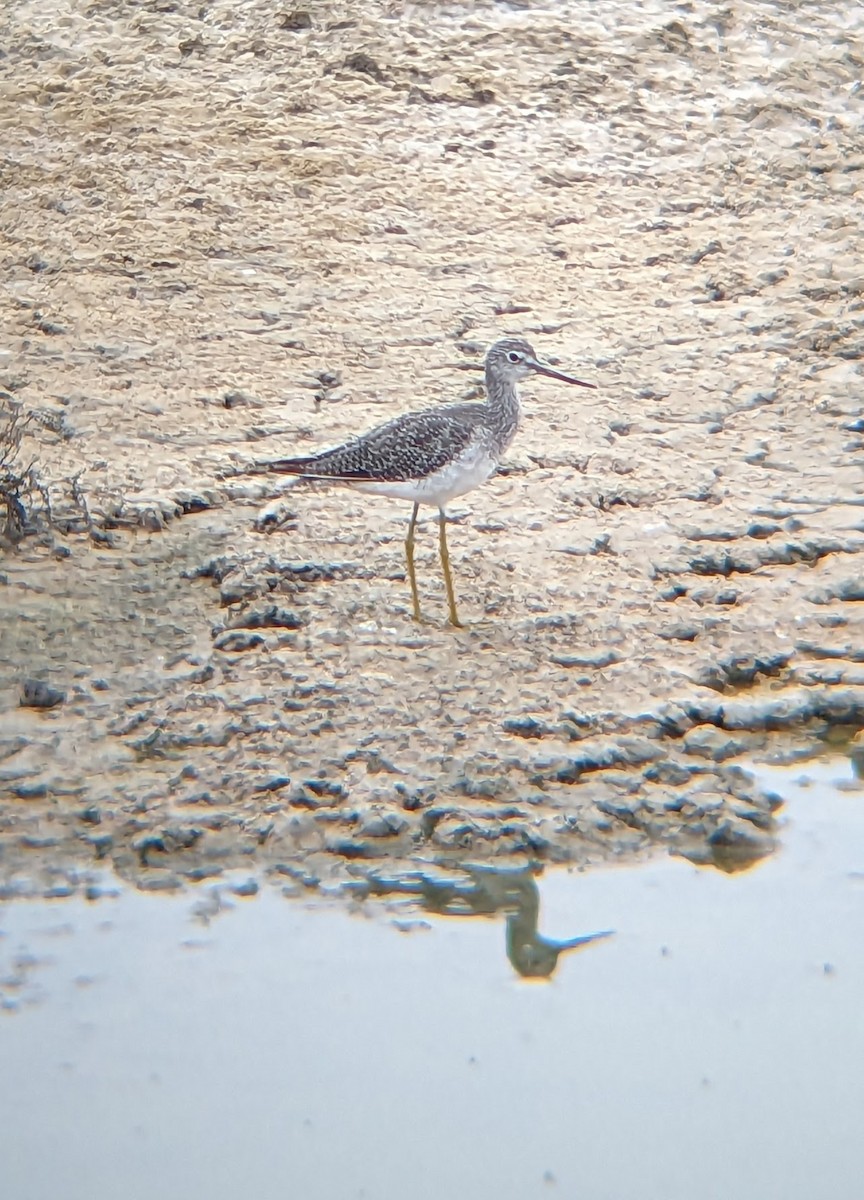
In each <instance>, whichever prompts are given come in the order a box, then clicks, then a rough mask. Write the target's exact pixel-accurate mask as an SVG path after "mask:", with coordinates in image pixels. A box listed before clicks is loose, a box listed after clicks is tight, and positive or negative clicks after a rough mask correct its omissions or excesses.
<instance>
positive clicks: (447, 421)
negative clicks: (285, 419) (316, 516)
mask: <svg viewBox="0 0 864 1200" xmlns="http://www.w3.org/2000/svg"><path fill="white" fill-rule="evenodd" d="M484 413H485V408H484V406H483V405H480V404H448V405H445V406H443V407H441V408H430V409H428V410H427V411H426V412H418V413H406V414H405V415H404V416H401V417H395V418H394V419H393V420H392V421H388V422H387V423H386V424H385V425H379V426H378V427H377V428H376V429H371V430H370V431H369V433H366V434H364V435H363V436H362V437H359V438H356V439H355V440H354V441H351V442H345V444H344V445H342V446H336V447H335V448H334V449H332V450H325V451H323V452H322V453H321V454H314V455H312V456H310V457H309V458H282V459H277V460H276V461H274V462H267V463H262V464H261V467H262V468H263V469H266V470H270V471H276V472H279V473H281V474H284V475H303V476H306V477H308V478H310V479H332V480H341V481H342V482H345V483H360V482H363V481H365V482H369V483H371V482H377V483H382V482H386V483H405V482H407V481H409V480H415V479H424V478H425V477H426V476H427V475H432V474H434V473H435V472H436V471H439V470H441V468H442V467H445V466H446V465H447V464H448V463H449V462H451V461H452V460H453V459H455V458H458V457H459V455H460V454H461V453H462V452H463V451H464V450H466V449H467V448H468V446H469V445H470V444H471V443H472V442H473V441H475V440H476V439H477V438H478V436H479V435H480V432H481V430H482V427H483V424H484V420H483V418H484Z"/></svg>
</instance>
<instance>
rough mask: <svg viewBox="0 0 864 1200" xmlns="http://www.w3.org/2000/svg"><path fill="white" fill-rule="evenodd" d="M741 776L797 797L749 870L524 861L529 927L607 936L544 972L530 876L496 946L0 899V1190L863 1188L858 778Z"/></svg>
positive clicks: (840, 1191)
mask: <svg viewBox="0 0 864 1200" xmlns="http://www.w3.org/2000/svg"><path fill="white" fill-rule="evenodd" d="M805 773H806V775H807V776H808V777H809V778H810V779H811V780H813V783H812V784H811V785H810V786H805V787H802V786H799V785H797V784H796V783H794V782H793V781H794V780H797V779H800V778H801V776H802V775H803V774H805ZM760 775H761V776H762V778H763V779H764V780H765V781H766V782H768V783H769V784H770V785H771V786H773V787H774V788H775V789H776V790H778V791H779V792H780V793H781V794H782V795H784V796H785V797H787V798H788V800H789V806H788V808H787V809H786V810H785V812H786V817H785V822H786V823H785V828H784V832H783V837H782V845H781V848H780V850H779V851H778V853H777V854H776V855H774V856H773V857H772V858H771V859H769V860H768V861H764V862H763V863H762V864H761V865H759V866H757V867H756V868H754V869H752V870H750V871H748V872H745V873H742V874H740V875H734V876H723V875H721V874H718V873H716V872H713V871H710V870H705V869H699V868H696V867H694V866H692V865H691V864H689V863H687V862H685V861H684V860H680V859H678V860H675V859H658V860H656V861H654V862H651V863H648V864H647V865H643V866H640V867H632V868H619V869H614V870H596V871H592V872H590V873H586V874H578V873H571V872H568V871H566V870H560V871H550V872H547V873H546V874H545V875H543V876H541V877H540V878H539V880H538V881H537V883H538V889H539V903H540V911H539V926H540V929H541V930H542V931H543V933H544V934H545V935H547V937H548V938H550V939H552V938H561V939H568V938H572V937H574V936H576V935H580V934H586V933H590V932H599V931H601V930H609V929H611V930H614V931H615V933H614V935H613V936H610V937H606V938H603V939H598V940H597V941H595V942H593V943H589V944H587V945H585V946H582V947H581V948H579V949H575V950H571V951H569V952H562V954H561V956H560V959H559V961H558V963H557V969H556V970H555V971H554V974H553V975H552V977H551V979H549V980H548V981H545V982H542V983H540V982H526V981H525V980H524V979H523V978H522V977H520V975H519V974H517V972H516V971H515V970H514V968H513V965H511V963H510V962H508V959H507V954H506V951H507V950H508V949H509V950H510V952H511V956H513V958H514V960H515V961H516V962H517V963H520V964H521V965H522V967H523V968H524V967H525V961H524V958H523V959H520V958H519V955H518V941H519V939H518V937H516V936H514V921H515V922H516V923H517V925H516V927H515V929H516V933H518V922H519V921H520V920H522V919H523V918H524V917H525V913H526V910H530V908H531V886H530V884H528V883H526V877H525V876H522V877H521V879H517V878H516V877H515V876H511V877H510V883H509V884H508V885H507V887H506V888H505V892H506V896H505V899H504V900H503V901H502V904H503V907H504V909H505V911H506V912H508V913H509V914H510V915H509V930H510V937H509V941H508V937H507V935H506V933H505V929H506V928H507V924H506V921H505V917H504V916H503V915H497V916H496V915H487V916H485V917H470V918H469V917H466V916H462V917H452V916H451V917H447V916H439V915H432V914H430V913H428V912H427V913H424V912H421V911H418V910H417V909H416V907H411V906H410V905H407V904H405V903H403V902H401V901H400V902H399V903H397V904H393V903H389V904H388V903H379V902H375V903H373V904H368V905H365V906H360V907H359V908H358V910H357V911H356V912H353V913H349V912H347V911H345V909H344V908H341V907H338V906H336V905H332V906H324V907H315V906H313V907H308V906H304V905H303V904H302V903H299V902H297V901H293V902H292V901H288V900H286V899H285V898H283V897H282V896H281V895H280V894H279V893H278V892H275V891H270V890H267V889H266V888H265V889H264V890H262V892H261V893H260V894H258V895H257V896H256V897H255V898H249V899H241V898H238V897H231V898H230V904H229V901H228V900H227V899H225V898H224V897H223V901H224V903H225V905H226V907H224V908H222V909H221V910H219V911H215V910H216V908H217V905H216V904H215V903H208V902H207V897H208V896H210V898H211V900H212V893H207V892H204V891H202V892H198V893H195V894H190V893H188V892H187V893H184V894H182V895H179V896H171V897H165V896H157V895H152V894H142V893H136V892H124V893H122V894H120V895H118V896H117V897H116V898H114V899H104V900H102V901H100V902H98V903H92V904H88V903H86V902H85V901H78V900H75V901H62V902H50V901H49V902H45V901H43V902H39V903H29V902H28V903H15V904H9V905H6V906H4V907H2V908H0V998H2V1000H3V1002H4V1004H5V1006H6V1011H3V1012H0V1062H2V1077H3V1087H2V1091H0V1161H2V1162H3V1176H4V1179H5V1182H4V1186H3V1189H2V1194H3V1196H4V1200H45V1198H46V1197H48V1196H58V1197H62V1200H103V1198H104V1200H108V1198H109V1197H111V1198H112V1200H113V1197H116V1196H123V1197H125V1198H126V1200H139V1197H140V1198H142V1200H143V1198H144V1197H148V1198H149V1197H152V1196H155V1195H158V1196H159V1197H160V1198H161V1200H175V1198H176V1200H180V1198H181V1197H184V1198H188V1197H194V1198H197V1197H204V1196H206V1197H208V1200H222V1198H225V1200H227V1198H229V1197H231V1198H232V1200H233V1198H234V1197H236V1196H238V1195H254V1196H255V1197H257V1200H270V1198H271V1197H273V1198H275V1197H279V1198H280V1200H281V1198H283V1197H295V1196H296V1197H303V1200H337V1198H338V1200H342V1198H343V1197H344V1198H347V1197H367V1198H370V1200H397V1198H401V1197H404V1196H411V1197H416V1198H417V1200H426V1198H429V1200H432V1198H433V1197H434V1198H435V1200H438V1198H439V1197H441V1196H445V1195H457V1196H466V1197H469V1196H470V1197H472V1200H485V1198H487V1197H489V1198H491V1197H495V1198H496V1200H502V1198H505V1200H510V1198H512V1200H523V1198H526V1197H533V1196H545V1195H550V1194H556V1193H557V1194H558V1195H562V1196H568V1197H569V1196H579V1197H585V1198H588V1200H595V1198H600V1197H609V1198H610V1200H612V1198H614V1200H630V1198H632V1200H637V1198H638V1200H685V1198H686V1200H691V1198H692V1197H693V1196H699V1197H701V1198H702V1200H728V1197H730V1196H735V1197H736V1198H738V1200H747V1198H752V1200H772V1198H775V1197H776V1198H777V1200H781V1198H782V1200H798V1198H800V1200H812V1197H814V1196H820V1195H831V1196H832V1197H833V1198H834V1200H857V1198H858V1197H859V1196H860V1179H861V1175H860V1149H859V1147H860V1122H861V1114H862V1111H864V1072H862V1071H861V1063H862V1062H864V1021H862V1018H861V996H862V992H864V965H862V955H861V942H860V929H861V910H862V906H864V797H862V794H861V792H860V791H856V790H854V789H852V788H850V789H849V790H844V786H843V785H844V783H845V784H846V785H847V786H848V785H849V784H851V780H852V773H851V768H850V767H849V764H848V761H847V760H841V759H838V760H835V761H832V762H830V763H827V764H819V765H817V766H813V765H811V764H807V765H806V767H804V768H796V769H795V771H793V772H790V771H789V770H783V771H781V770H767V769H766V770H763V769H760ZM838 783H839V785H840V786H835V785H836V784H838ZM478 880H479V882H478ZM490 887H491V885H490V883H489V876H488V875H486V874H482V876H476V877H473V878H472V879H471V880H469V883H468V886H467V891H465V893H464V895H467V896H468V897H469V900H470V898H471V897H472V896H473V897H474V898H475V899H476V897H477V896H478V895H480V894H481V892H482V893H483V894H484V895H485V894H487V893H488V892H489V890H490ZM484 889H485V892H484ZM514 889H515V891H514ZM492 890H493V891H494V888H493V889H492ZM514 896H515V899H514ZM534 897H535V900H536V898H537V893H534ZM481 899H482V896H481ZM438 900H439V901H440V900H441V897H440V896H439V897H438ZM202 901H203V903H202ZM438 907H441V904H440V903H439V904H438ZM462 907H464V908H465V909H466V910H467V909H468V908H470V903H468V904H463V905H462ZM475 907H483V905H482V903H481V904H475ZM487 907H494V905H493V904H491V903H490V904H489V905H487ZM449 909H450V911H452V909H453V904H452V903H451V904H450V906H449ZM514 913H515V915H514ZM535 915H536V914H535ZM528 916H529V918H530V916H531V913H530V911H528ZM528 923H529V925H530V919H529V921H528ZM532 945H533V947H534V950H535V951H536V950H537V949H538V947H539V948H540V949H541V950H542V949H543V947H544V946H545V947H546V952H547V960H543V961H540V962H539V965H538V961H537V960H536V958H535V959H533V960H532V961H533V962H534V965H535V967H536V968H537V969H538V970H542V969H545V966H544V962H545V965H548V955H549V954H551V955H552V959H553V960H554V947H552V948H551V949H550V948H549V946H548V944H547V943H544V942H542V941H540V940H538V939H536V938H534V940H533V942H532ZM541 959H542V955H541Z"/></svg>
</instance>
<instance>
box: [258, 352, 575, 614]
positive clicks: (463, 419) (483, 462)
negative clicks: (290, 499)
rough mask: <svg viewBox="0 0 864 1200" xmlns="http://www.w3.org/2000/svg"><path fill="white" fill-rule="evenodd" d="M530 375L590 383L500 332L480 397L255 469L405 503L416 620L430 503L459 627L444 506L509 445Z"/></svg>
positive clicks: (488, 470) (485, 473)
mask: <svg viewBox="0 0 864 1200" xmlns="http://www.w3.org/2000/svg"><path fill="white" fill-rule="evenodd" d="M530 375H544V376H547V377H548V378H550V379H557V380H560V381H561V382H562V383H568V384H575V385H576V386H578V387H583V388H594V387H596V384H593V383H586V382H585V381H584V380H582V379H576V378H574V377H573V376H572V375H565V374H564V372H563V371H559V370H557V369H556V368H555V367H552V366H550V365H549V364H548V363H544V362H541V361H540V359H538V357H537V355H536V353H535V351H534V348H533V346H531V344H530V343H529V342H526V341H524V340H523V339H522V338H503V339H501V340H500V341H497V342H495V344H494V345H493V346H492V347H491V348H490V350H489V352H488V354H487V355H486V364H485V382H486V399H485V401H482V402H471V403H461V404H443V405H439V406H437V407H435V408H427V409H423V410H421V411H418V412H408V413H403V414H402V415H401V416H398V417H394V418H393V419H392V420H390V421H387V422H385V423H384V424H383V425H378V426H376V427H375V428H373V429H370V430H369V431H368V432H367V433H364V434H362V435H361V436H360V437H356V438H352V439H351V440H350V441H347V442H344V443H343V444H342V445H339V446H334V447H333V448H332V449H330V450H324V451H322V452H321V453H319V454H313V455H310V456H309V457H305V458H280V459H275V460H272V461H268V462H259V463H256V464H255V467H254V468H253V469H254V470H255V471H256V472H265V473H270V472H273V473H275V474H282V475H294V476H298V477H300V478H302V479H310V480H324V481H327V482H329V483H343V484H348V485H349V486H350V487H352V488H355V489H356V490H357V491H360V492H367V493H371V494H373V495H377V496H392V497H395V498H397V499H400V500H407V501H410V502H411V503H412V504H413V506H414V507H413V510H412V513H411V520H410V521H409V523H408V534H407V536H406V538H405V560H406V564H407V567H408V581H409V585H410V588H411V604H412V611H413V617H414V620H415V621H417V622H418V623H419V622H422V619H423V618H422V613H421V609H420V593H419V591H418V588H417V574H416V571H415V569H414V541H415V530H416V526H417V515H418V512H419V510H420V505H421V504H426V505H432V506H434V507H436V508H437V509H438V544H439V554H440V557H441V568H442V571H443V575H444V585H445V588H446V591H447V607H448V615H449V620H450V624H451V625H452V626H454V627H455V628H461V627H462V622H461V621H460V620H459V614H458V610H457V607H456V593H455V590H454V587H453V575H452V571H451V568H450V553H449V550H448V547H447V515H446V506H447V505H448V504H449V503H450V501H451V500H453V499H455V498H456V497H457V496H464V495H465V493H466V492H470V491H472V490H473V489H474V488H476V487H478V486H479V485H480V484H481V483H484V482H485V481H486V480H487V479H488V478H489V477H490V475H492V474H493V473H494V472H495V471H496V469H497V467H498V463H499V462H500V460H501V458H502V456H503V455H504V453H505V452H506V450H507V449H508V448H509V446H510V444H511V442H512V441H513V438H514V437H515V436H516V431H517V429H518V427H519V420H520V417H521V411H522V410H521V405H520V402H519V392H518V386H517V385H518V384H519V383H520V382H521V381H522V380H523V379H526V378H527V377H528V376H530Z"/></svg>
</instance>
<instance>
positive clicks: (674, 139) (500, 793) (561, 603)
mask: <svg viewBox="0 0 864 1200" xmlns="http://www.w3.org/2000/svg"><path fill="white" fill-rule="evenodd" d="M361 10H362V11H361ZM673 13H674V15H672V14H673ZM0 32H2V44H3V47H4V51H5V56H4V57H3V58H2V60H0V86H2V91H0V125H2V143H3V154H2V161H0V168H2V171H3V190H2V196H0V255H2V269H3V276H4V288H3V292H2V297H0V305H2V322H3V328H4V335H5V336H4V345H3V348H2V350H0V388H2V395H0V405H2V406H3V414H5V415H4V416H3V417H2V419H3V420H7V421H8V419H9V415H10V414H12V413H13V412H15V411H18V412H19V413H24V414H29V415H30V417H31V420H30V424H29V426H28V427H27V429H26V431H25V437H24V442H23V444H22V446H21V449H20V454H21V456H22V461H25V460H26V461H27V462H29V461H31V460H32V461H33V462H35V463H36V464H37V467H38V472H39V476H40V478H41V480H42V481H43V482H44V483H45V484H46V487H47V494H48V498H49V500H50V502H51V507H52V509H53V515H54V528H53V529H50V528H48V524H47V520H46V513H45V511H44V508H45V504H44V501H45V497H44V496H39V495H38V494H35V495H33V496H32V497H30V501H29V503H30V504H31V509H30V511H29V517H30V518H31V523H32V526H33V529H32V532H29V533H28V535H27V536H24V537H23V538H16V539H15V540H14V544H13V540H12V539H11V538H7V539H6V544H5V546H4V549H3V551H2V558H0V876H2V886H3V888H4V889H5V891H6V892H7V893H8V894H10V895H11V894H17V893H19V892H21V893H29V892H39V893H48V894H65V893H67V892H70V891H76V890H78V889H80V888H82V887H86V886H87V880H88V871H90V870H96V869H97V868H98V869H100V870H101V869H102V868H103V867H104V866H106V865H110V867H111V869H112V870H113V871H114V872H116V873H117V874H118V875H120V876H121V877H123V878H126V879H130V880H134V881H135V882H136V883H138V884H139V885H141V886H144V887H153V888H162V887H164V888H175V887H179V886H181V885H182V884H183V882H184V881H186V880H195V879H201V878H207V877H208V876H212V875H217V874H218V873H219V872H220V871H222V870H224V869H227V868H229V867H237V866H249V867H250V868H253V867H254V868H255V869H260V870H262V871H271V872H273V873H275V874H277V875H279V876H280V877H282V878H284V877H288V878H292V879H294V880H296V881H297V883H298V885H300V886H304V885H305V886H311V887H314V886H317V885H319V884H321V883H322V882H325V881H328V880H333V881H336V882H338V881H340V880H349V881H350V880H355V881H357V880H359V881H365V882H366V884H367V885H371V886H374V887H376V888H380V889H386V888H387V887H390V886H399V883H400V880H402V881H403V882H404V880H405V879H410V874H411V871H412V870H413V869H414V867H415V866H416V863H417V862H418V861H422V862H424V863H427V864H429V863H432V864H443V865H444V866H445V867H446V866H447V865H448V864H452V863H454V862H459V861H462V860H463V859H466V858H469V859H471V860H472V861H476V860H480V859H485V858H493V857H494V858H500V859H502V861H506V862H508V863H510V862H512V863H513V864H516V865H518V864H524V863H526V862H527V863H534V862H540V863H543V862H578V863H592V862H601V861H607V860H609V859H610V858H616V859H618V858H622V857H629V856H634V855H640V854H643V853H644V852H645V851H646V850H647V849H648V848H649V847H651V846H652V845H656V844H662V845H664V846H668V847H671V848H673V849H677V850H680V851H681V852H683V853H685V854H687V855H689V856H690V857H692V858H694V860H696V861H700V862H702V861H708V862H715V863H716V864H718V865H722V866H725V867H734V866H736V865H742V864H746V863H748V862H751V861H753V860H754V859H755V858H758V857H760V856H762V855H764V854H766V853H768V852H769V851H770V849H771V847H772V845H773V838H774V832H775V830H774V820H775V818H774V811H775V808H776V801H775V800H774V799H773V798H772V797H771V796H770V795H768V794H766V793H765V792H764V791H763V790H761V789H760V788H759V787H758V786H756V784H754V783H753V781H752V780H751V779H750V777H749V776H748V775H747V774H746V773H744V772H743V771H742V770H741V769H740V767H739V766H738V765H737V763H738V760H740V759H741V756H742V755H747V754H749V753H752V751H753V749H754V746H760V745H764V743H765V741H766V739H780V740H779V741H778V742H777V745H778V746H780V747H781V748H782V747H783V746H786V745H791V744H792V742H793V741H794V740H795V739H797V738H800V737H801V736H802V731H803V732H804V733H805V734H806V737H807V738H808V739H809V740H810V741H812V740H813V739H819V738H823V739H838V738H839V739H845V740H850V739H852V740H853V743H854V739H855V738H856V737H857V736H858V731H860V729H861V728H862V726H864V649H862V648H864V626H862V615H861V614H862V601H864V557H862V550H864V477H862V447H864V442H862V432H864V418H862V406H861V390H862V382H864V380H862V368H861V363H862V353H864V299H862V297H864V268H862V262H864V233H862V224H861V212H862V206H864V195H862V190H864V142H862V135H861V129H862V113H864V91H862V88H861V82H860V80H861V63H862V61H864V20H862V15H861V12H860V10H859V8H858V6H856V5H852V4H843V5H839V6H838V5H836V4H832V5H828V4H820V3H813V4H808V5H806V6H805V7H803V8H800V7H798V6H787V5H783V4H775V3H768V2H764V3H759V2H745V3H740V4H736V5H735V6H734V7H732V8H729V7H721V6H718V5H716V4H713V3H707V2H705V3H702V2H698V0H694V2H693V3H690V4H687V5H686V6H680V7H676V8H675V9H674V10H673V9H671V8H670V7H669V6H668V5H663V4H659V3H658V4H645V5H639V6H634V5H630V4H624V3H608V4H603V5H591V6H586V5H583V4H578V3H575V0H574V2H567V3H548V4H542V3H539V4H532V5H523V4H517V3H514V4H503V3H493V2H488V3H472V4H464V5H460V4H451V5H437V4H436V5H433V4H400V3H384V2H372V3H368V4H364V5H362V6H357V5H350V4H338V3H332V4H331V3H312V4H308V5H305V6H303V7H302V8H300V7H298V8H297V9H291V8H279V7H278V6H275V7H274V6H273V5H272V4H265V3H263V2H260V0H249V2H246V3H243V4H236V3H230V4H229V3H227V2H223V0H217V2H216V3H212V4H209V5H207V6H206V7H203V8H202V7H201V6H200V5H199V4H198V3H196V4H191V3H185V2H183V0H178V2H176V3H175V2H173V0H172V2H170V3H167V2H161V0H154V2H152V3H142V4H137V5H134V6H131V5H128V4H119V3H110V2H107V0H106V2H104V3H87V2H85V0H66V2H64V3H62V4H60V5H59V6H58V5H57V4H50V5H48V4H45V3H36V2H34V3H29V4H28V3H19V4H16V5H12V6H7V8H5V9H4V12H3V14H2V15H0ZM505 335H514V336H520V337H525V338H528V339H529V340H530V341H531V342H532V344H533V345H534V346H535V347H536V349H537V352H538V354H540V355H541V356H542V357H544V358H546V359H548V360H551V361H553V362H555V363H557V364H558V365H559V366H560V367H561V369H562V370H565V371H571V372H572V373H573V374H576V375H578V376H579V377H581V378H586V379H590V380H591V381H593V382H595V383H596V384H597V388H598V390H597V391H596V392H593V393H588V392H585V393H583V392H581V390H580V391H577V390H576V389H568V388H565V387H563V386H560V385H557V384H555V383H554V382H552V381H550V380H546V381H544V380H537V381H536V382H534V381H532V383H531V386H530V387H528V386H526V387H525V388H524V389H523V391H524V394H523V400H524V407H525V418H524V423H523V427H522V429H521V430H520V433H519V435H518V436H517V439H516V441H515V443H514V445H513V447H512V449H511V451H510V453H509V455H508V458H507V460H506V462H505V463H504V464H502V469H501V471H500V473H499V474H498V476H497V477H496V478H494V479H493V480H491V481H490V482H489V483H487V484H486V485H485V486H484V487H483V488H481V489H479V490H477V491H475V492H472V493H471V494H470V495H468V496H466V497H464V499H462V500H460V501H457V502H455V503H454V505H453V507H452V511H451V514H450V515H451V517H452V519H453V523H452V525H451V526H450V549H451V555H452V558H453V564H454V572H455V579H456V587H457V593H458V596H459V602H460V609H461V612H462V616H463V619H466V620H467V622H468V626H467V628H466V629H464V630H454V629H451V628H449V627H448V626H447V622H446V615H447V608H446V601H445V596H444V589H443V583H442V580H441V574H440V569H439V566H438V562H437V535H436V530H435V526H434V520H433V519H432V517H434V510H429V519H427V520H425V521H424V523H423V524H422V525H421V527H420V530H419V533H418V572H419V581H420V590H421V596H422V600H423V606H424V610H425V616H426V618H427V623H425V624H423V625H419V626H418V625H416V624H415V623H414V622H413V621H412V619H411V605H410V595H409V591H408V585H407V580H406V578H405V564H404V554H403V541H404V537H405V533H406V530H407V520H408V517H409V515H410V506H409V505H406V504H405V503H402V502H399V501H396V500H388V499H382V498H375V497H368V496H359V495H357V494H356V493H353V492H351V491H347V490H340V489H329V490H328V489H326V488H321V487H317V486H316V487H308V486H301V487H296V488H295V487H288V486H286V485H285V483H284V481H281V480H278V479H275V478H271V477H269V476H261V475H252V474H247V472H248V471H249V469H250V468H251V467H252V466H253V465H254V463H255V462H256V461H259V460H261V459H267V458H274V457H280V456H285V455H292V454H298V453H310V452H313V451H314V450H316V449H319V448H324V447H326V446H328V445H331V444H334V443H337V442H339V441H341V440H344V439H345V438H346V437H349V436H351V435H353V434H355V433H358V432H361V431H363V430H365V429H368V428H369V427H370V426H372V425H374V424H376V423H378V422H380V421H383V420H386V419H388V418H389V417H391V416H394V415H396V414H398V413H401V412H405V411H408V410H409V409H412V408H418V407H423V406H424V405H431V404H437V403H442V402H445V401H449V400H452V401H459V400H464V399H467V398H476V397H478V396H479V395H481V394H482V391H481V388H482V373H481V370H480V367H481V365H482V361H483V356H484V354H485V351H486V349H487V348H488V346H489V345H490V343H492V342H493V341H495V340H496V339H497V338H499V337H501V336H505ZM73 481H74V482H73ZM46 688H47V689H48V690H47V691H46V690H45V689H46ZM52 689H53V690H52ZM53 701H56V702H53ZM49 702H50V703H49ZM783 739H786V740H785V741H784V740H783Z"/></svg>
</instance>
